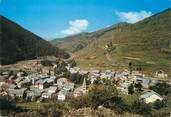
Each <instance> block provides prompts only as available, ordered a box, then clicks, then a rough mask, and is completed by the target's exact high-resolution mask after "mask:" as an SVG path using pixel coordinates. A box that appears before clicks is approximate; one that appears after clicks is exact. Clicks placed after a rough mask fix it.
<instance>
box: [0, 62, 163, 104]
mask: <svg viewBox="0 0 171 117" xmlns="http://www.w3.org/2000/svg"><path fill="white" fill-rule="evenodd" d="M66 68H67V70H68V71H69V72H70V73H71V74H75V73H79V74H82V75H83V74H88V78H87V80H89V81H90V83H91V84H93V83H94V82H95V81H96V80H98V79H99V80H100V82H101V83H103V81H104V79H105V80H109V81H115V83H114V85H115V86H116V88H117V89H118V92H119V93H122V94H125V95H128V87H129V86H130V85H131V84H132V83H134V84H135V83H140V84H141V85H142V88H143V90H144V93H142V95H141V96H140V99H142V100H144V101H145V102H146V103H153V102H155V101H156V100H158V99H159V100H163V98H162V97H161V96H160V95H159V94H157V93H156V92H154V91H152V90H149V86H150V85H151V84H152V82H153V81H151V80H149V79H148V78H147V77H146V76H145V75H144V74H141V73H139V72H137V71H133V72H132V75H131V76H130V75H129V74H130V73H129V71H126V70H125V71H111V70H106V71H103V72H102V71H100V70H91V71H84V70H81V69H80V68H79V67H73V68H71V67H70V66H69V65H67V66H66ZM158 75H160V76H162V75H161V72H159V73H158ZM7 76H8V74H7V73H4V74H2V76H0V77H5V78H6V77H7ZM1 79H2V78H1ZM0 91H1V92H0V95H8V96H10V97H12V98H16V97H17V98H23V97H24V98H25V99H26V100H28V101H36V100H39V101H42V100H44V99H52V98H55V99H56V100H60V101H64V100H66V99H68V98H70V97H78V96H83V95H84V94H86V93H87V91H88V88H87V84H86V78H84V80H83V82H82V85H81V86H78V85H75V84H74V83H73V82H71V81H70V80H69V79H67V78H65V77H62V76H60V77H56V76H54V75H47V74H43V73H42V74H40V73H35V74H29V75H28V76H23V73H21V72H20V73H17V78H15V79H13V78H12V76H11V77H10V78H6V79H4V80H1V81H0Z"/></svg>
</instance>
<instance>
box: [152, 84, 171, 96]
mask: <svg viewBox="0 0 171 117" xmlns="http://www.w3.org/2000/svg"><path fill="white" fill-rule="evenodd" d="M150 89H152V90H154V91H155V92H157V93H159V94H160V95H162V96H164V95H165V96H167V95H169V94H171V85H169V84H167V83H166V82H164V83H160V82H159V83H156V84H155V85H154V86H152V87H150Z"/></svg>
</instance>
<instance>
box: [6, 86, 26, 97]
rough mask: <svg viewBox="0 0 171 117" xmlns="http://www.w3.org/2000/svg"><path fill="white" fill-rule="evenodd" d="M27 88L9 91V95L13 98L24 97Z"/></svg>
mask: <svg viewBox="0 0 171 117" xmlns="http://www.w3.org/2000/svg"><path fill="white" fill-rule="evenodd" d="M26 89H27V88H22V89H9V95H10V96H11V97H15V96H16V97H20V98H21V97H23V94H24V91H25V90H26Z"/></svg>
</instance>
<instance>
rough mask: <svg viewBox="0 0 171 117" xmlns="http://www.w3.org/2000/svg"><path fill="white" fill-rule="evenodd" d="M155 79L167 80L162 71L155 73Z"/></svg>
mask: <svg viewBox="0 0 171 117" xmlns="http://www.w3.org/2000/svg"><path fill="white" fill-rule="evenodd" d="M155 77H157V78H167V77H168V75H167V74H166V73H165V72H164V71H162V70H160V71H157V72H156V73H155Z"/></svg>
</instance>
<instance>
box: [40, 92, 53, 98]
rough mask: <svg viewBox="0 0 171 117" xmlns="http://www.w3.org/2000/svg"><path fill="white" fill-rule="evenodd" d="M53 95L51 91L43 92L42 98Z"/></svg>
mask: <svg viewBox="0 0 171 117" xmlns="http://www.w3.org/2000/svg"><path fill="white" fill-rule="evenodd" d="M51 95H52V93H51V92H44V93H42V96H41V97H42V98H50V97H51Z"/></svg>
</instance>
